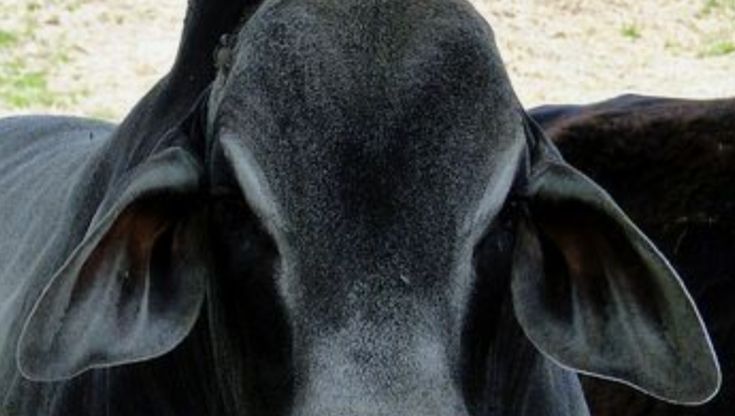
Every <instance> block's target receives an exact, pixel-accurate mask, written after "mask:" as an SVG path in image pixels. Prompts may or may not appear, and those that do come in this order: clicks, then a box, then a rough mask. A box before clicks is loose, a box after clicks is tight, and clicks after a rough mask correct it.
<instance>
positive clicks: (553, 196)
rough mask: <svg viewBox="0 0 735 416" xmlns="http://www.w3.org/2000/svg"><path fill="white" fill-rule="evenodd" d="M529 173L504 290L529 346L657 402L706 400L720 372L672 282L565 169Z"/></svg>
mask: <svg viewBox="0 0 735 416" xmlns="http://www.w3.org/2000/svg"><path fill="white" fill-rule="evenodd" d="M548 154H553V153H548ZM534 172H535V173H534V174H532V175H531V178H530V180H529V183H528V192H527V199H526V202H525V208H524V214H523V215H522V216H521V217H522V218H521V219H520V224H519V229H518V234H517V242H516V248H515V252H514V266H513V278H512V284H511V287H512V294H513V303H514V308H515V312H516V316H517V318H518V320H519V322H520V324H521V326H522V327H523V329H524V331H525V333H526V335H527V336H528V338H529V339H530V340H531V342H532V343H533V344H534V345H535V346H536V347H537V348H538V349H539V350H540V351H541V352H542V353H544V354H545V355H547V356H548V357H549V358H551V359H552V360H553V361H555V362H557V363H558V364H560V365H561V366H563V367H567V368H570V369H573V370H575V371H577V372H581V373H585V374H589V375H592V376H597V377H601V378H606V379H611V380H616V381H620V382H623V383H625V384H628V385H630V386H633V387H635V388H637V389H640V390H642V391H644V392H646V393H648V394H651V395H653V396H655V397H657V398H660V399H663V400H667V401H670V402H674V403H680V404H696V403H701V402H704V401H707V400H708V399H710V398H711V397H712V396H713V395H714V394H715V393H716V392H717V390H718V389H719V385H720V382H721V375H720V371H719V366H718V363H717V360H716V358H715V356H714V352H713V350H712V346H711V343H710V341H709V337H708V335H707V332H706V330H705V328H704V326H703V323H702V321H701V318H700V316H699V314H698V312H697V310H696V308H695V306H694V304H693V302H692V300H691V298H690V296H689V294H688V293H687V291H686V289H685V288H684V286H683V285H682V283H681V280H680V279H679V277H678V276H677V275H676V272H675V271H674V270H673V269H672V268H671V266H670V265H669V264H668V262H667V261H666V260H665V259H664V258H663V256H662V255H661V254H660V253H659V252H658V250H657V249H656V248H655V247H654V246H653V244H652V243H651V242H650V241H649V240H648V239H647V238H646V237H645V236H644V235H643V234H642V233H641V232H640V231H639V230H638V229H637V228H636V227H635V225H634V224H633V223H632V222H631V221H630V220H629V219H628V218H627V217H626V216H625V214H624V213H623V212H622V211H621V210H620V209H619V208H618V207H617V205H615V203H614V202H613V201H612V199H611V198H610V197H609V196H608V195H607V193H605V192H604V191H603V190H602V189H601V188H599V187H598V186H597V185H596V184H595V183H594V182H592V181H591V180H590V179H588V178H587V177H585V176H584V175H583V174H581V173H580V172H578V171H576V170H575V169H574V168H572V167H571V166H569V165H567V164H566V163H564V162H563V160H545V161H543V162H541V163H538V164H537V165H536V166H535V170H534Z"/></svg>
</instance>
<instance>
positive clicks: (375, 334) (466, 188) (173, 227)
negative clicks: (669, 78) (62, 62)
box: [0, 0, 720, 416]
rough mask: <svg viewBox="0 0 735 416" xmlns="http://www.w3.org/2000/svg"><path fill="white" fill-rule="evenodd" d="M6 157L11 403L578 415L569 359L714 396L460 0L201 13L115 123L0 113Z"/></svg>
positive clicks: (4, 256)
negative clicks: (158, 76)
mask: <svg viewBox="0 0 735 416" xmlns="http://www.w3.org/2000/svg"><path fill="white" fill-rule="evenodd" d="M223 33H232V36H230V37H225V38H223V39H222V40H221V41H220V43H221V47H220V48H219V49H217V48H216V45H217V42H218V41H217V39H218V38H219V37H220V35H221V34H223ZM212 56H215V57H216V58H215V62H216V64H217V66H218V71H217V72H216V73H215V70H214V68H213V67H211V66H209V65H207V64H205V63H208V62H211V57H212ZM0 155H2V156H0V178H2V179H0V180H2V182H0V188H1V189H3V190H5V192H4V193H3V195H4V198H3V200H1V201H0V218H2V219H3V222H2V227H0V232H1V233H2V234H0V264H2V265H3V267H4V269H2V272H1V273H0V288H2V291H0V331H2V332H0V334H2V337H1V338H0V357H2V358H1V359H0V376H2V378H0V380H2V381H0V399H1V400H2V402H0V403H1V404H2V406H3V410H4V411H6V412H7V413H9V414H11V415H16V414H17V415H36V414H48V415H65V414H75V415H85V414H88V415H100V414H103V415H139V414H172V415H186V414H192V415H199V414H208V415H294V416H316V415H324V416H336V415H355V416H361V415H381V416H386V415H395V414H402V415H453V416H462V415H468V416H469V415H503V416H507V415H585V414H588V410H587V406H586V404H585V402H584V398H583V395H582V390H581V387H580V384H579V381H578V378H577V374H576V373H577V372H582V373H585V374H591V375H594V376H597V377H603V378H607V379H614V380H618V381H621V382H623V383H626V384H628V385H629V386H632V387H634V388H637V389H639V390H642V391H645V392H647V393H649V394H651V395H653V396H655V397H657V398H660V399H664V400H668V401H672V402H676V403H690V404H696V403H701V402H703V401H706V400H707V399H709V398H710V397H711V396H712V395H713V394H714V392H715V391H716V390H717V388H718V386H719V382H720V374H719V368H718V364H717V361H716V358H715V356H714V354H713V352H712V350H711V345H710V343H709V339H708V336H707V333H706V330H705V328H704V326H703V324H702V322H701V320H700V318H699V315H698V312H697V310H696V308H695V307H694V305H693V304H692V302H691V300H690V298H689V295H688V294H687V292H686V290H685V289H684V287H683V286H682V284H681V282H680V280H679V278H678V276H677V275H676V273H675V272H674V271H673V270H672V269H671V268H670V266H669V265H668V263H667V262H666V260H665V259H664V258H663V257H662V256H661V255H660V253H659V252H658V251H657V249H656V248H655V247H654V246H653V245H652V244H651V243H650V242H649V241H648V240H647V239H646V237H645V236H643V234H641V233H640V231H639V230H638V229H637V228H636V227H635V226H634V225H633V224H632V223H631V222H630V220H629V219H628V218H627V217H626V216H625V214H623V212H622V211H621V210H620V209H619V208H618V207H617V206H616V205H615V203H614V202H613V201H612V200H611V199H610V197H609V196H608V195H607V194H606V193H605V192H604V191H603V190H602V189H601V188H599V187H598V186H597V185H596V184H595V183H594V182H592V181H591V180H589V179H588V178H587V177H585V176H584V175H582V174H580V173H579V172H578V171H576V170H575V169H574V168H572V167H571V166H570V165H568V164H567V163H566V162H565V161H564V160H563V159H562V158H561V156H560V154H559V153H558V151H557V150H556V148H555V147H554V146H553V145H552V144H551V143H550V142H549V141H548V139H547V138H546V137H545V136H544V135H543V133H542V132H541V130H540V129H539V128H538V126H537V125H536V124H535V123H534V122H533V121H531V120H530V119H529V118H528V116H527V115H526V114H525V112H524V110H523V108H522V107H521V106H520V105H519V103H518V101H517V99H516V98H515V94H514V93H513V90H512V88H511V86H510V82H509V81H508V78H507V75H506V73H505V70H504V68H503V64H502V61H501V60H500V57H499V55H498V53H497V50H496V48H495V46H494V44H493V40H492V32H491V30H490V28H489V27H488V25H487V23H486V22H484V21H483V20H482V19H481V18H480V17H479V15H478V14H477V13H476V12H475V10H473V9H472V7H471V6H470V5H469V4H468V3H466V2H465V1H460V0H430V1H422V2H412V1H371V2H365V1H357V0H354V1H353V0H350V1H337V0H300V1H299V0H270V1H265V2H263V3H262V4H259V3H248V2H243V3H238V4H233V2H224V1H209V2H203V1H200V2H197V1H194V2H192V3H190V9H189V15H188V18H187V22H186V25H185V29H184V34H183V37H182V46H181V48H180V51H179V56H178V58H177V61H176V64H175V65H174V67H173V69H172V71H171V73H170V74H169V75H168V76H167V77H166V78H164V79H163V80H162V81H161V82H160V83H159V84H158V85H157V86H156V87H155V88H154V89H153V90H152V91H151V92H150V93H149V94H148V95H147V96H146V97H144V98H143V99H142V100H141V102H140V103H139V104H138V105H137V106H136V108H134V109H133V110H132V111H131V113H130V114H129V115H128V117H127V118H126V120H125V121H123V123H122V124H121V125H120V126H117V127H114V126H109V125H103V124H97V123H94V122H91V121H84V120H75V119H60V118H16V119H9V120H5V121H3V122H2V123H0ZM36 166H43V167H44V168H43V171H42V172H38V171H37V169H38V168H35V167H36ZM34 168H35V169H34ZM6 195H7V198H6V197H5V196H6ZM67 195H68V196H67ZM33 209H39V210H40V211H39V213H38V215H36V216H34V217H33V218H34V220H29V219H28V218H27V213H28V212H30V211H32V210H33ZM18 242H21V243H20V244H19V243H18Z"/></svg>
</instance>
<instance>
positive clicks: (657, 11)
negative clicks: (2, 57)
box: [0, 0, 735, 120]
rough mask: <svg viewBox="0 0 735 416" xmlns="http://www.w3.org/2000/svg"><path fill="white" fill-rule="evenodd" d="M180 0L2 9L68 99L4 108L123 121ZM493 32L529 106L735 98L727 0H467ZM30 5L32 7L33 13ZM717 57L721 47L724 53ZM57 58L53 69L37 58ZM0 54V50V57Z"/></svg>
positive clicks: (9, 2) (38, 1) (49, 1)
mask: <svg viewBox="0 0 735 416" xmlns="http://www.w3.org/2000/svg"><path fill="white" fill-rule="evenodd" d="M185 3H186V2H185V1H184V0H158V1H155V2H151V1H143V0H114V1H113V0H0V12H4V13H2V14H0V30H13V29H15V30H17V31H20V30H25V29H24V27H26V28H27V27H29V26H33V27H36V28H37V29H36V30H34V31H33V34H32V35H30V36H28V38H27V39H23V40H22V41H21V42H18V45H17V46H14V48H16V49H15V50H14V53H16V54H21V55H22V56H23V57H24V59H26V58H27V59H28V60H29V61H30V62H32V63H35V65H36V66H38V67H39V68H46V70H47V71H48V88H49V90H50V91H52V92H53V93H54V94H59V95H64V94H69V95H70V96H74V97H75V98H74V99H73V100H70V101H69V102H63V100H62V102H56V103H53V104H50V105H49V104H43V105H41V104H35V105H31V106H30V107H28V108H22V109H19V108H12V107H9V106H7V105H5V106H3V104H2V103H1V102H0V116H2V115H8V114H17V113H29V112H54V113H71V114H77V115H86V116H93V117H98V118H107V119H111V120H116V119H119V118H120V117H121V116H122V115H124V114H125V112H126V111H127V109H129V108H130V107H131V106H132V105H133V104H134V103H135V101H136V100H137V99H138V98H139V97H140V96H142V94H144V92H145V91H146V90H147V89H148V88H150V86H151V85H152V84H153V83H154V82H155V81H156V80H157V79H158V78H159V77H160V76H161V75H162V74H164V73H165V72H166V70H167V69H168V67H169V65H170V63H171V61H172V59H173V56H174V54H175V52H176V44H177V41H178V36H179V30H180V27H181V20H182V18H183V13H184V9H185V6H186V4H185ZM473 3H474V4H475V5H476V7H477V8H478V10H479V11H480V12H481V13H483V15H485V17H486V18H487V19H488V20H489V21H490V22H491V24H492V25H493V27H494V29H495V33H496V40H497V42H498V44H499V46H500V49H501V52H502V54H503V56H504V59H505V60H506V64H507V66H508V69H509V72H510V74H511V78H512V79H513V82H514V85H515V87H516V90H517V92H518V94H519V95H520V97H521V99H522V101H523V102H524V103H525V105H527V106H529V107H530V106H534V105H538V104H541V103H550V102H590V101H595V100H600V99H604V98H606V97H610V96H614V95H618V94H621V93H624V92H637V93H646V94H657V95H673V96H687V97H717V96H735V75H734V74H735V53H732V52H728V50H729V46H728V45H732V44H735V1H733V0H645V1H640V0H544V1H542V0H537V1H536V0H515V1H512V2H506V1H488V0H473ZM29 4H35V6H36V7H30V6H28V5H29ZM723 49H724V50H723ZM54 50H61V51H62V52H63V56H62V57H61V58H58V57H57V58H56V59H57V61H58V62H51V63H49V62H48V61H44V59H46V58H48V57H49V56H52V55H53V53H52V52H53V51H54ZM0 52H1V51H0Z"/></svg>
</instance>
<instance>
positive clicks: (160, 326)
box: [17, 148, 206, 381]
mask: <svg viewBox="0 0 735 416" xmlns="http://www.w3.org/2000/svg"><path fill="white" fill-rule="evenodd" d="M201 170H202V169H201V166H200V165H199V164H198V162H197V161H196V160H195V159H194V158H192V157H191V156H190V155H189V154H188V153H187V152H186V151H185V150H183V149H181V148H171V149H167V150H164V151H162V152H161V153H160V154H159V155H157V156H155V157H153V158H151V159H150V160H149V161H147V162H146V163H144V164H143V165H141V166H139V167H138V168H137V169H136V170H135V171H134V172H133V173H132V174H131V177H130V179H129V180H127V181H126V183H127V184H128V185H127V187H126V188H125V190H124V191H123V192H121V194H120V196H119V198H118V199H117V202H115V203H114V204H113V205H112V207H111V208H110V210H109V211H107V212H106V213H102V214H100V216H99V217H98V218H99V220H97V221H96V222H94V223H93V224H92V228H91V231H90V232H89V233H88V234H87V236H86V237H85V239H84V240H83V242H82V243H81V244H80V246H79V247H78V248H77V249H76V251H75V252H74V253H73V254H72V255H71V257H70V258H69V259H68V260H67V262H66V264H65V265H64V266H63V267H62V268H61V270H59V272H57V274H56V275H55V276H54V277H53V278H52V279H51V281H50V283H49V284H48V286H47V287H46V288H45V289H44V291H43V293H42V295H41V297H40V299H39V300H38V301H37V303H36V305H35V306H34V308H33V310H32V311H31V313H30V315H29V318H28V319H27V321H26V324H25V327H24V329H23V332H22V334H21V336H20V340H19V343H18V350H17V360H18V367H19V369H20V371H21V372H22V374H23V375H24V376H25V377H26V378H29V379H32V380H37V381H54V380H64V379H68V378H71V377H74V376H75V375H78V374H80V373H82V372H84V371H86V370H89V369H93V368H104V367H110V366H115V365H121V364H126V363H131V362H137V361H142V360H147V359H150V358H153V357H155V356H158V355H161V354H164V353H166V352H168V351H170V350H171V349H173V348H174V347H176V346H177V345H178V344H179V343H180V342H181V341H182V340H183V338H184V337H185V336H186V335H187V334H188V333H189V331H190V330H191V328H192V327H193V325H194V322H195V321H196V319H197V317H198V313H199V309H200V305H201V303H202V301H203V297H204V291H205V289H204V278H205V274H206V265H205V264H203V263H204V257H203V256H202V253H201V252H200V248H201V247H202V245H203V243H202V242H201V241H200V240H201V239H202V238H203V233H202V230H203V229H204V227H203V226H202V225H201V221H202V220H200V219H199V217H200V216H198V215H196V211H195V210H194V209H193V208H194V207H195V206H196V195H197V190H198V188H199V181H200V177H201Z"/></svg>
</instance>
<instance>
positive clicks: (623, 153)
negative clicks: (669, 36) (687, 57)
mask: <svg viewBox="0 0 735 416" xmlns="http://www.w3.org/2000/svg"><path fill="white" fill-rule="evenodd" d="M529 114H530V115H531V116H532V117H533V118H534V119H536V120H537V121H539V123H540V124H541V125H542V127H543V128H544V131H545V132H546V133H547V134H548V135H549V137H550V138H551V139H552V140H553V141H554V142H555V144H556V145H557V146H559V150H561V152H562V154H563V155H564V157H565V159H567V160H568V161H569V163H571V164H573V165H574V166H575V167H577V168H579V169H580V170H581V171H582V172H584V173H585V174H587V175H589V176H590V177H591V178H593V179H594V180H595V181H596V182H598V183H599V184H601V185H602V186H604V188H605V189H607V190H608V191H609V192H610V194H611V195H612V196H613V197H614V198H615V200H616V201H617V202H618V203H620V206H621V207H623V209H625V211H626V212H627V213H628V214H629V215H630V217H631V218H632V219H633V220H634V221H635V222H636V223H637V224H639V225H640V226H641V229H642V230H643V231H645V232H646V234H647V235H649V236H650V237H651V239H652V240H653V241H654V243H655V244H656V245H657V246H658V247H660V248H661V251H662V252H663V253H664V254H665V255H666V256H667V258H669V259H670V260H671V262H672V264H673V265H674V267H676V269H677V270H679V271H680V272H681V277H682V280H684V282H685V283H686V285H687V288H688V289H689V290H690V292H691V293H692V296H693V297H694V300H695V301H696V303H697V305H698V306H699V308H700V310H701V311H702V317H703V319H704V321H705V323H706V324H707V327H708V328H709V330H710V333H711V335H712V342H713V344H714V347H715V351H717V353H718V355H719V358H720V364H721V365H722V373H723V383H722V388H721V389H720V393H719V394H718V395H717V396H716V397H715V398H714V399H713V400H712V401H711V402H709V403H707V404H706V405H704V406H699V407H684V406H675V405H672V404H668V403H664V402H660V401H657V400H654V399H652V398H649V397H646V396H645V395H643V394H640V393H638V392H635V391H633V390H630V389H625V388H623V387H622V386H618V385H615V384H613V383H607V382H603V381H599V380H594V379H587V380H584V385H585V391H586V393H587V394H586V397H587V399H588V402H589V404H590V409H591V412H592V413H593V414H595V415H601V416H604V415H611V416H612V415H620V414H626V415H631V416H637V415H641V416H643V415H646V416H656V415H661V416H663V415H666V416H671V415H680V416H694V415H703V416H704V415H707V416H716V415H723V416H724V415H729V414H730V413H732V409H733V408H734V407H735V356H734V355H733V353H734V352H735V314H733V313H732V307H731V302H732V299H733V297H734V296H735V257H733V256H731V255H730V254H729V253H731V252H732V247H735V196H733V194H732V192H729V191H728V190H730V189H735V170H734V169H735V99H732V98H729V99H720V100H683V99H673V98H664V97H645V96H632V95H628V96H621V97H617V98H614V99H611V100H607V101H604V102H601V103H598V104H593V105H587V106H546V107H540V108H537V109H533V110H531V111H530V112H529ZM662 149H665V150H662ZM662 178H665V180H663V179H662Z"/></svg>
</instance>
